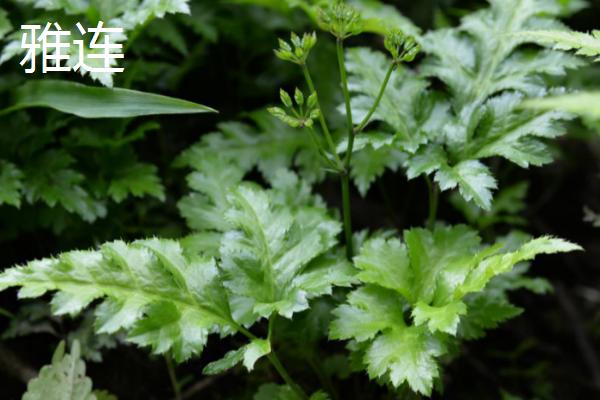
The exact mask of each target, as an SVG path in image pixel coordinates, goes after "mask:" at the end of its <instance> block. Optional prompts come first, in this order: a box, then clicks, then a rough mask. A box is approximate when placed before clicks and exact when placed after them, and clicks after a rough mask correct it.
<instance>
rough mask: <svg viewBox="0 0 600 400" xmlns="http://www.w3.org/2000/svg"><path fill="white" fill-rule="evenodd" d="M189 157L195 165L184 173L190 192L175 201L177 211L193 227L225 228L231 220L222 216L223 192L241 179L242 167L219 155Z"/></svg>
mask: <svg viewBox="0 0 600 400" xmlns="http://www.w3.org/2000/svg"><path fill="white" fill-rule="evenodd" d="M190 161H191V163H193V166H194V168H195V169H196V172H193V173H191V174H190V175H188V177H187V181H188V185H189V187H190V188H191V189H192V190H193V192H192V193H191V194H189V195H187V196H185V197H183V198H182V199H181V200H180V201H179V203H178V204H177V206H178V207H179V211H180V212H181V215H182V216H183V217H184V218H185V220H186V222H187V224H188V226H189V227H190V228H191V229H194V230H216V231H220V232H223V231H226V230H228V229H229V228H230V226H231V224H230V223H229V222H228V221H227V220H226V219H225V213H226V212H227V210H228V208H229V202H228V201H227V194H228V193H229V190H230V189H232V188H234V187H235V186H237V185H239V184H240V183H241V181H242V178H243V177H244V171H243V170H242V169H241V168H240V167H238V166H237V164H236V163H235V162H227V161H226V160H224V159H223V158H222V156H221V155H215V154H212V155H210V154H206V155H203V156H202V157H198V158H194V159H190Z"/></svg>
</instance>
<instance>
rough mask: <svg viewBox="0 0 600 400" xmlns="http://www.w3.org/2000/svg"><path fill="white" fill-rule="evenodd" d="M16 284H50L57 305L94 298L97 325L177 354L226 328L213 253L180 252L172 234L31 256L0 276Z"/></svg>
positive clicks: (34, 287) (58, 308)
mask: <svg viewBox="0 0 600 400" xmlns="http://www.w3.org/2000/svg"><path fill="white" fill-rule="evenodd" d="M11 286H21V287H22V289H21V290H20V292H19V296H20V297H27V298H30V297H39V296H41V295H43V294H44V293H46V292H47V291H58V293H57V294H56V295H55V297H54V299H55V300H53V305H54V311H55V312H57V313H75V312H77V311H79V310H82V309H83V308H85V307H87V306H89V304H90V303H91V301H92V300H94V299H96V298H102V299H104V301H103V302H102V303H101V304H100V305H99V306H98V307H97V309H96V314H97V330H98V332H99V333H103V332H105V333H114V332H116V331H118V330H121V329H124V330H126V331H128V332H129V340H130V341H132V342H134V343H137V344H139V345H142V346H150V347H151V348H152V349H153V351H154V352H155V353H165V352H167V351H172V353H173V355H174V356H175V358H176V359H177V360H178V361H183V360H185V359H187V358H189V357H190V356H192V355H193V354H198V353H199V352H200V351H201V350H202V348H203V346H204V344H205V343H206V339H207V336H208V334H209V333H210V332H213V331H215V330H216V329H219V330H221V331H222V332H231V331H232V329H233V330H234V331H235V329H234V328H233V327H232V325H233V326H235V324H233V322H232V321H231V316H230V313H229V305H228V302H227V296H226V294H225V291H224V289H223V287H222V285H221V281H220V278H219V271H218V270H217V267H216V265H215V262H214V261H213V260H207V259H203V258H199V257H197V256H196V257H192V258H190V257H188V256H186V255H185V254H184V251H183V249H182V248H181V246H180V245H179V243H177V242H176V241H168V240H159V239H152V240H147V241H138V242H134V243H132V244H129V245H128V244H125V243H124V242H120V241H119V242H112V243H107V244H105V245H103V246H102V247H101V249H100V250H96V251H74V252H70V253H65V254H62V255H61V256H60V257H59V258H55V259H45V260H41V261H34V262H31V263H29V264H28V265H26V266H24V267H17V268H13V269H10V270H7V271H6V272H5V273H4V274H3V275H2V276H0V287H1V288H2V289H4V288H7V287H11Z"/></svg>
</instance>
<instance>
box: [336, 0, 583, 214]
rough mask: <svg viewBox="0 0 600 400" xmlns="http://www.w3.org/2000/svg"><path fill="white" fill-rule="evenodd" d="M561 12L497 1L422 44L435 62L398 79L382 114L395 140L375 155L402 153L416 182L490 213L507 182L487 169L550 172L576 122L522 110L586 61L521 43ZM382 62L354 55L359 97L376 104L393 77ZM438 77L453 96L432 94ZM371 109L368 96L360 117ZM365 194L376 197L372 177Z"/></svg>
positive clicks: (358, 106)
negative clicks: (542, 168) (550, 78)
mask: <svg viewBox="0 0 600 400" xmlns="http://www.w3.org/2000/svg"><path fill="white" fill-rule="evenodd" d="M560 13H561V8H560V7H558V6H557V5H556V4H554V3H553V2H542V1H534V0H525V1H522V0H509V1H491V7H490V8H488V9H484V10H481V11H478V12H475V13H473V14H470V15H468V16H466V17H465V18H464V19H463V20H462V22H461V24H460V26H458V27H456V28H448V29H441V30H437V31H433V32H430V33H428V34H426V35H424V36H422V37H420V38H419V39H418V40H419V42H420V44H421V46H422V47H423V50H424V51H425V52H426V53H427V54H428V57H426V58H425V60H424V61H423V66H422V68H421V71H420V74H419V76H418V77H416V78H415V77H413V74H412V73H408V72H407V73H398V74H397V75H396V76H394V77H393V78H392V85H391V87H390V89H389V90H388V91H386V93H385V94H384V98H383V99H382V107H381V109H380V112H379V115H378V114H376V118H377V119H378V120H381V121H383V122H385V124H386V126H388V127H390V128H391V129H389V128H385V127H384V128H383V132H384V133H387V136H385V137H384V140H385V141H383V140H382V136H381V133H380V132H376V133H377V134H376V135H374V136H373V143H374V144H373V145H371V146H368V148H369V150H368V151H369V152H373V151H374V150H377V151H378V152H379V153H384V154H385V153H388V154H389V153H390V152H392V151H402V152H403V153H404V154H405V157H406V159H405V160H404V161H403V164H404V166H405V167H406V169H407V175H408V177H409V179H412V178H415V177H417V176H421V175H430V174H434V179H435V181H436V182H437V183H438V185H439V187H440V189H441V190H448V189H453V188H458V189H459V191H460V193H461V195H462V196H463V197H464V198H465V199H466V200H468V201H473V202H475V203H476V204H477V205H478V206H480V207H482V208H484V209H490V207H491V204H492V190H493V189H495V188H496V187H497V183H496V180H495V179H494V177H493V176H492V174H491V172H490V170H489V168H488V167H487V166H486V165H485V164H484V163H483V162H482V160H484V159H487V158H490V157H502V158H505V159H507V160H508V161H510V162H512V163H515V164H517V165H519V166H520V167H528V166H529V165H535V166H539V165H542V164H545V163H548V162H549V161H551V158H550V157H549V154H550V152H549V151H548V149H547V147H546V145H545V142H544V141H545V140H547V139H551V138H555V137H557V136H559V135H561V134H562V133H563V132H564V131H563V129H562V127H561V125H560V123H559V122H560V121H561V120H567V119H568V118H569V116H568V115H566V114H564V113H561V112H556V111H549V112H545V113H539V112H531V111H528V110H521V109H520V103H521V102H522V100H523V98H524V97H525V96H527V97H535V96H540V95H544V94H545V93H546V92H547V91H548V90H549V89H548V88H547V87H546V82H545V80H544V76H547V75H561V74H564V72H565V71H566V70H567V69H569V68H575V67H578V66H580V65H581V62H580V61H579V60H577V59H576V58H574V57H571V56H569V55H565V54H562V53H559V52H556V51H551V50H536V49H530V48H525V47H522V46H521V45H522V44H523V42H524V40H523V39H522V38H520V37H519V36H517V35H516V33H518V32H521V31H523V30H532V29H539V28H540V27H549V26H556V25H558V22H557V20H556V19H554V18H553V17H554V16H556V15H559V14H560ZM498 32H503V34H501V35H499V34H498ZM376 54H377V53H373V52H372V51H370V50H362V51H361V53H360V55H356V54H352V53H350V54H349V55H348V58H349V64H350V65H352V64H351V63H352V60H357V61H355V63H356V64H357V65H356V67H354V71H353V73H354V75H355V78H354V79H355V80H356V82H357V84H356V85H355V91H356V92H358V93H359V94H361V95H362V96H366V97H367V99H366V100H368V98H372V97H374V91H375V90H376V82H379V81H380V78H379V79H378V77H377V75H376V74H378V75H379V76H381V75H382V74H384V71H385V61H384V59H383V55H376ZM366 57H369V58H368V61H364V60H365V58H366ZM359 63H360V64H359ZM361 65H362V67H361ZM351 71H352V69H351ZM373 71H376V72H373ZM367 77H376V78H375V79H372V80H369V79H367ZM431 78H435V79H438V80H441V81H442V82H443V83H444V84H445V85H446V88H447V92H446V93H436V92H430V91H428V90H425V89H426V88H427V87H428V86H429V79H431ZM371 82H372V83H371ZM359 99H360V100H359ZM366 100H365V99H363V98H361V97H359V98H358V99H357V100H356V102H355V105H354V108H355V110H356V111H354V112H357V113H361V112H364V104H365V103H368V101H366ZM385 104H389V106H388V107H385ZM365 136H367V135H365ZM364 140H365V142H367V143H368V142H369V141H370V140H369V139H367V138H365V139H364ZM359 157H360V156H359ZM383 158H384V157H381V158H379V159H383ZM399 161H400V160H399V157H391V162H390V166H389V167H390V168H392V169H395V168H397V166H398V163H399ZM382 164H383V162H382ZM384 166H385V165H382V166H381V167H380V168H379V169H378V170H377V171H376V172H377V173H380V172H381V170H382V169H383V167H384ZM355 167H356V166H355ZM369 167H371V168H372V166H369ZM359 168H360V167H359ZM374 172H375V171H367V170H362V171H357V172H355V175H357V176H365V175H366V176H369V177H370V179H371V180H372V179H373V178H374V177H375V176H376V175H375V173H374ZM369 173H370V174H369ZM360 186H362V187H363V188H365V189H366V187H367V185H366V184H365V178H363V182H361V183H360ZM360 186H359V187H360Z"/></svg>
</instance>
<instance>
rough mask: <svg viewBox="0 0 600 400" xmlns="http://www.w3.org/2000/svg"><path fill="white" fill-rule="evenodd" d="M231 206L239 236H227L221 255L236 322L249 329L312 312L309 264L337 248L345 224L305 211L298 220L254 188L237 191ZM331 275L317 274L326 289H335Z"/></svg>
mask: <svg viewBox="0 0 600 400" xmlns="http://www.w3.org/2000/svg"><path fill="white" fill-rule="evenodd" d="M228 200H229V202H230V203H231V204H232V206H233V207H232V208H231V209H230V210H229V211H228V213H227V214H226V218H227V219H228V220H229V221H230V223H231V224H232V225H233V226H235V227H236V230H233V231H230V232H227V233H226V234H225V236H224V239H223V242H222V244H221V250H220V252H221V256H222V263H221V267H222V268H223V270H224V273H225V274H226V278H225V286H226V287H227V288H228V289H229V290H230V291H231V292H232V293H233V297H232V298H231V301H232V304H233V305H232V308H233V313H234V315H235V317H236V320H237V321H238V322H240V323H245V321H246V320H247V319H248V318H250V319H251V320H254V319H256V318H257V317H261V316H262V317H267V316H269V315H271V314H273V313H278V314H280V315H282V316H284V317H286V318H290V317H291V316H292V315H293V314H294V313H296V312H299V311H302V310H305V309H306V308H308V299H309V298H311V297H313V296H314V293H313V292H312V290H311V289H312V286H311V285H307V284H306V283H307V282H306V281H305V280H304V279H303V278H304V277H303V275H304V274H307V273H309V272H313V273H315V271H311V269H310V267H309V264H310V262H311V261H312V260H314V259H316V258H317V257H318V256H320V255H322V254H324V253H325V252H327V251H328V250H329V249H331V248H332V247H333V245H334V244H335V242H336V240H335V237H336V235H337V234H338V233H339V232H340V230H341V227H340V225H339V223H337V222H335V221H333V220H332V219H330V218H328V217H327V216H326V215H324V213H322V212H321V211H320V210H318V209H306V210H302V214H301V215H302V217H301V218H294V214H292V213H290V211H289V210H287V209H285V208H283V207H280V206H277V205H274V204H273V203H272V202H271V200H270V199H269V197H268V196H267V194H266V193H264V192H262V191H259V190H257V189H256V188H253V187H251V186H242V187H240V188H238V189H236V190H234V191H232V192H231V194H230V195H229V197H228ZM331 272H332V271H327V268H323V267H321V268H317V270H316V273H317V274H320V275H321V277H322V278H323V279H324V280H325V281H324V282H323V283H324V284H325V286H327V285H328V284H329V285H331V284H332V283H333V282H329V281H328V279H327V278H328V277H332V275H331Z"/></svg>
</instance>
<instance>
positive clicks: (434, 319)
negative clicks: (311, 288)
mask: <svg viewBox="0 0 600 400" xmlns="http://www.w3.org/2000/svg"><path fill="white" fill-rule="evenodd" d="M404 242H405V243H402V242H401V241H400V240H398V239H395V238H389V237H386V236H375V237H373V238H371V239H369V240H367V241H366V242H365V243H364V244H363V246H362V247H361V249H360V251H359V254H358V255H357V256H356V257H355V258H354V265H355V266H356V268H357V269H358V270H359V273H358V274H357V278H358V279H359V280H360V281H361V282H363V283H364V284H365V285H364V286H363V287H360V288H358V289H355V290H353V291H352V292H350V294H349V295H348V297H347V300H346V303H345V304H342V305H340V306H339V307H337V308H336V309H335V310H334V311H333V315H334V319H333V321H332V322H331V325H330V333H329V335H330V337H331V338H332V339H339V340H354V341H356V342H358V343H361V346H360V347H359V348H360V349H361V350H360V351H357V355H358V357H359V358H360V359H361V360H362V362H363V363H364V364H365V365H366V369H367V371H368V372H369V375H370V376H371V378H382V379H383V380H384V381H387V382H390V383H391V384H392V385H393V386H395V387H398V386H400V385H402V384H403V383H404V382H407V383H408V385H409V386H410V388H411V389H412V390H413V391H415V392H418V393H421V394H425V395H430V394H431V390H432V388H433V383H434V380H435V379H437V378H438V377H439V367H438V361H437V357H439V356H441V355H443V354H446V350H445V347H446V346H445V343H446V341H447V340H448V337H449V336H456V335H457V334H460V335H461V336H464V337H470V338H473V337H477V335H478V334H479V333H480V332H482V331H483V330H484V329H487V328H489V327H493V326H496V325H497V324H498V323H499V322H501V321H503V320H505V319H508V318H510V317H512V316H514V315H516V311H515V310H517V309H516V308H515V307H513V306H511V305H510V303H508V300H507V298H506V294H505V292H506V291H507V290H512V289H516V288H518V287H520V286H529V287H535V286H537V285H536V284H532V283H531V282H529V281H528V280H527V279H525V278H522V277H521V276H520V274H522V273H523V271H522V270H521V271H519V272H517V273H513V274H514V275H513V276H509V275H508V274H510V273H512V272H511V270H512V269H513V268H514V267H515V265H517V264H519V263H521V262H523V261H527V260H531V259H533V258H534V257H535V256H536V255H538V254H550V253H556V252H569V251H573V250H578V249H580V248H579V246H576V245H573V244H571V243H569V242H566V241H563V240H559V239H553V238H549V237H541V238H539V239H535V240H532V241H529V242H526V243H524V244H521V243H522V242H521V243H517V244H513V243H507V244H506V245H505V244H504V243H498V244H496V245H493V246H484V245H482V244H481V239H480V238H479V236H478V235H477V233H476V231H474V230H472V229H470V228H468V227H466V226H462V225H459V226H449V227H445V226H441V225H438V226H437V227H436V228H435V229H434V230H432V231H430V230H425V229H419V228H414V229H409V230H407V231H405V232H404ZM513 248H514V250H513ZM495 277H497V278H495ZM501 277H504V279H501ZM494 279H496V280H495V282H492V281H493V280H494ZM521 279H523V281H520V280H521ZM488 284H489V286H488ZM478 296H485V297H478ZM488 304H489V305H490V306H489V307H487V308H486V309H487V310H488V311H490V312H493V313H495V314H493V315H482V313H481V311H480V310H476V309H474V310H473V311H472V310H471V309H470V306H473V307H476V306H477V305H481V306H482V307H483V306H487V305H488ZM407 311H410V313H408V312H407ZM406 315H410V316H412V323H409V322H408V321H407V320H406V318H407V317H406ZM463 319H466V321H467V322H466V323H464V324H463V323H462V321H463Z"/></svg>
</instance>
